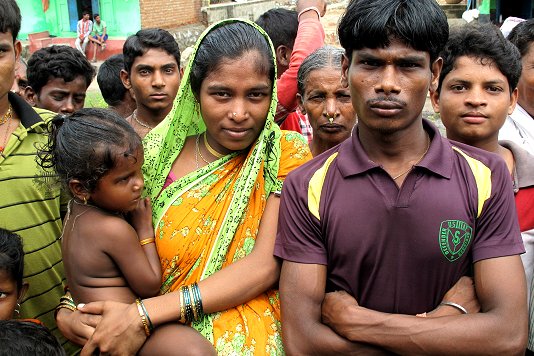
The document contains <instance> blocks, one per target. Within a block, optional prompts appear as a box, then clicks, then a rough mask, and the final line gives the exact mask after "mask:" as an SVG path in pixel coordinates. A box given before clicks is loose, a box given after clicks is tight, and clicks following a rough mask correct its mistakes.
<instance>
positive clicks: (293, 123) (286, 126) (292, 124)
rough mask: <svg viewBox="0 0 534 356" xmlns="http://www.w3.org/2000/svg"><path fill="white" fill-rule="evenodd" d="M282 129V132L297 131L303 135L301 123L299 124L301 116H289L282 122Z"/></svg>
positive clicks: (295, 114) (293, 113)
mask: <svg viewBox="0 0 534 356" xmlns="http://www.w3.org/2000/svg"><path fill="white" fill-rule="evenodd" d="M280 128H281V129H282V130H288V131H296V132H298V133H300V134H302V129H301V128H300V122H299V116H298V115H297V113H296V112H292V113H291V114H289V115H287V118H286V119H285V120H284V122H282V125H280Z"/></svg>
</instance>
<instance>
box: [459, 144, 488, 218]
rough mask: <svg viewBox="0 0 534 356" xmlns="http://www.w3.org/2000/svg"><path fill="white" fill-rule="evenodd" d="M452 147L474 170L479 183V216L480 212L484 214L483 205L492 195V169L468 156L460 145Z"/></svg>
mask: <svg viewBox="0 0 534 356" xmlns="http://www.w3.org/2000/svg"><path fill="white" fill-rule="evenodd" d="M452 148H453V149H454V150H455V151H456V152H458V153H459V154H460V155H462V157H464V158H465V160H466V161H467V163H468V164H469V167H470V168H471V171H472V172H473V175H474V176H475V182H476V184H477V191H478V211H477V218H478V217H479V216H480V214H482V207H483V206H484V203H485V202H486V200H488V199H489V197H490V196H491V170H490V169H489V167H488V166H486V165H485V164H484V163H482V162H480V161H479V160H477V159H474V158H473V157H471V156H468V155H467V154H466V153H465V152H464V151H462V150H461V149H459V148H458V147H455V146H453V147H452Z"/></svg>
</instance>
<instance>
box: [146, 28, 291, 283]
mask: <svg viewBox="0 0 534 356" xmlns="http://www.w3.org/2000/svg"><path fill="white" fill-rule="evenodd" d="M235 22H242V23H246V24H248V25H250V26H252V27H254V28H255V29H256V30H257V31H259V32H260V33H261V34H262V35H263V36H264V37H265V40H266V41H268V43H269V46H270V48H271V52H272V53H271V60H272V61H273V63H274V66H275V67H276V62H275V52H274V48H273V45H272V43H271V40H270V39H269V36H268V35H267V34H266V33H265V32H264V31H263V30H262V29H261V28H260V27H259V26H258V25H256V24H255V23H253V22H250V21H246V20H239V19H228V20H224V21H221V22H218V23H216V24H214V25H212V26H210V27H209V28H208V29H206V31H204V33H203V34H202V35H201V36H200V38H199V39H198V41H197V43H196V45H195V48H194V51H193V53H192V55H191V58H190V60H189V64H188V65H187V67H186V69H185V72H184V77H183V79H182V82H181V85H180V89H179V90H178V95H177V96H176V100H175V101H174V104H173V108H172V110H171V112H170V113H169V114H168V115H167V117H166V118H165V119H164V120H163V121H162V122H161V123H160V124H159V125H158V126H157V127H156V128H154V129H153V130H152V131H151V132H150V133H149V134H148V135H147V136H146V137H145V138H144V140H143V144H144V151H145V163H144V166H143V173H144V176H145V192H146V195H147V196H149V197H150V198H151V200H152V208H153V218H154V219H153V220H154V226H156V228H157V224H158V223H159V221H160V220H161V218H162V216H163V215H164V213H165V211H166V210H167V209H168V207H169V206H170V205H171V204H172V203H173V202H174V200H176V198H177V197H178V196H180V195H181V194H183V192H185V191H187V190H188V189H190V188H191V187H192V186H194V185H195V184H197V183H198V181H199V179H204V178H207V177H209V176H210V174H211V172H213V171H214V169H216V168H217V167H220V166H221V165H222V164H225V163H226V162H228V161H229V160H231V159H232V158H234V157H235V156H236V155H238V154H239V152H234V153H231V154H229V155H227V156H225V157H223V158H220V159H218V160H217V161H215V162H212V163H210V164H208V165H207V166H204V167H201V168H200V169H198V170H196V171H194V172H192V173H190V174H188V175H187V176H185V177H183V178H180V179H179V180H178V181H179V182H177V183H178V184H174V185H173V186H170V187H167V188H166V189H165V190H164V191H163V192H161V189H162V187H163V185H164V183H165V180H166V177H167V176H168V174H169V172H170V169H171V166H172V164H173V163H174V161H175V160H176V157H178V155H179V154H180V151H181V150H182V148H183V146H184V143H185V140H186V138H187V137H188V136H191V135H198V134H199V133H202V132H204V131H205V130H206V126H205V124H204V122H203V120H202V116H201V114H200V107H199V103H198V101H197V100H196V98H195V95H194V94H193V91H192V89H191V81H190V72H191V68H192V65H193V63H194V61H195V57H196V53H197V50H198V48H199V46H201V45H202V41H203V39H204V38H205V37H206V36H207V35H208V34H209V33H210V32H211V31H213V30H214V29H216V28H218V27H221V26H224V25H227V24H230V23H235ZM274 78H276V74H275V76H274ZM276 98H277V96H276V80H274V82H273V93H272V99H271V105H270V108H269V112H268V114H267V119H266V121H265V126H264V128H263V130H262V132H261V133H260V135H259V137H258V139H257V141H256V142H255V143H254V144H253V145H252V146H251V148H250V150H251V153H250V154H249V155H248V157H247V159H246V160H245V162H244V164H243V167H242V168H241V171H240V172H239V175H238V178H237V181H236V184H235V194H234V195H233V197H232V201H231V203H230V207H229V209H228V211H227V213H226V216H225V219H224V221H223V223H222V225H221V229H220V230H219V232H218V236H217V243H216V245H215V247H214V249H213V250H212V251H211V253H210V257H209V259H210V262H209V264H208V266H207V268H206V269H205V271H204V272H203V274H202V279H204V278H206V277H208V276H210V275H211V274H213V273H215V272H216V271H217V270H219V269H220V268H221V266H222V263H223V261H224V258H225V256H226V253H225V251H227V249H228V246H229V245H230V243H231V241H232V239H233V237H234V235H235V232H236V230H237V227H238V225H239V222H240V220H241V219H242V217H243V214H244V212H245V211H246V208H247V205H248V202H249V199H250V196H251V193H252V189H253V187H254V185H255V183H256V180H257V177H258V174H260V169H261V165H262V162H263V164H264V166H263V174H264V176H265V193H266V196H268V195H269V194H270V193H272V192H275V191H280V190H281V188H282V182H281V181H279V180H278V179H277V178H276V177H277V175H278V169H279V165H280V162H279V160H280V137H281V131H280V129H279V127H278V125H276V124H275V123H274V114H275V110H276ZM160 192H161V194H160Z"/></svg>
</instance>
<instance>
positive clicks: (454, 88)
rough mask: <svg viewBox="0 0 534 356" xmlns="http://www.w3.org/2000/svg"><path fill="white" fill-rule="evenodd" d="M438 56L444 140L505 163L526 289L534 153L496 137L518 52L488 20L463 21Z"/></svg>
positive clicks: (533, 224)
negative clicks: (492, 155)
mask: <svg viewBox="0 0 534 356" xmlns="http://www.w3.org/2000/svg"><path fill="white" fill-rule="evenodd" d="M441 56H442V58H443V70H442V71H441V75H440V77H439V86H438V89H437V90H436V91H433V92H432V94H431V99H432V104H433V106H434V110H435V111H436V112H439V113H440V115H441V121H442V122H443V124H444V125H445V128H446V130H447V137H448V138H449V139H452V140H455V141H458V142H462V143H465V144H468V145H471V146H475V147H478V148H481V149H483V150H486V151H489V152H493V153H495V154H498V155H499V156H501V158H502V159H503V160H504V161H505V162H506V164H507V166H508V172H509V173H510V176H511V180H512V182H513V187H514V193H515V204H516V209H517V215H518V217H519V227H520V229H521V237H522V238H523V244H524V245H525V250H526V253H525V254H523V255H521V259H522V261H523V267H524V269H525V274H526V277H527V287H528V288H530V287H531V283H532V276H533V272H534V156H533V155H531V154H529V153H528V152H527V151H526V150H524V149H523V148H521V147H520V146H519V145H518V144H517V143H514V142H512V141H499V140H498V135H499V129H500V128H501V127H502V125H503V124H504V121H505V120H506V117H507V115H509V114H510V113H511V112H512V111H513V110H514V107H515V105H516V102H517V97H518V89H517V82H518V79H519V76H520V74H521V57H520V54H519V51H518V50H517V49H516V48H515V46H514V45H512V44H511V43H510V42H509V41H507V40H506V39H505V38H504V37H503V36H502V34H501V33H500V32H499V31H498V30H497V29H496V27H494V26H493V25H492V24H487V25H481V26H465V27H461V28H459V29H457V30H456V31H455V32H453V33H451V36H450V37H449V41H448V43H447V45H446V46H445V49H444V51H443V52H442V53H441ZM527 70H529V69H528V68H527ZM528 288H527V289H528ZM531 322H532V320H531Z"/></svg>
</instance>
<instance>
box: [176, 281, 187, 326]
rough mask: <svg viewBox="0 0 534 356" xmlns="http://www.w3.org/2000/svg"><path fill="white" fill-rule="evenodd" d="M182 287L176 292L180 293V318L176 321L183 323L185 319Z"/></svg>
mask: <svg viewBox="0 0 534 356" xmlns="http://www.w3.org/2000/svg"><path fill="white" fill-rule="evenodd" d="M182 288H183V287H180V289H179V290H178V293H179V295H180V319H179V320H178V322H180V323H181V324H185V323H186V322H187V320H186V318H185V306H184V291H183V289H182Z"/></svg>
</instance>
